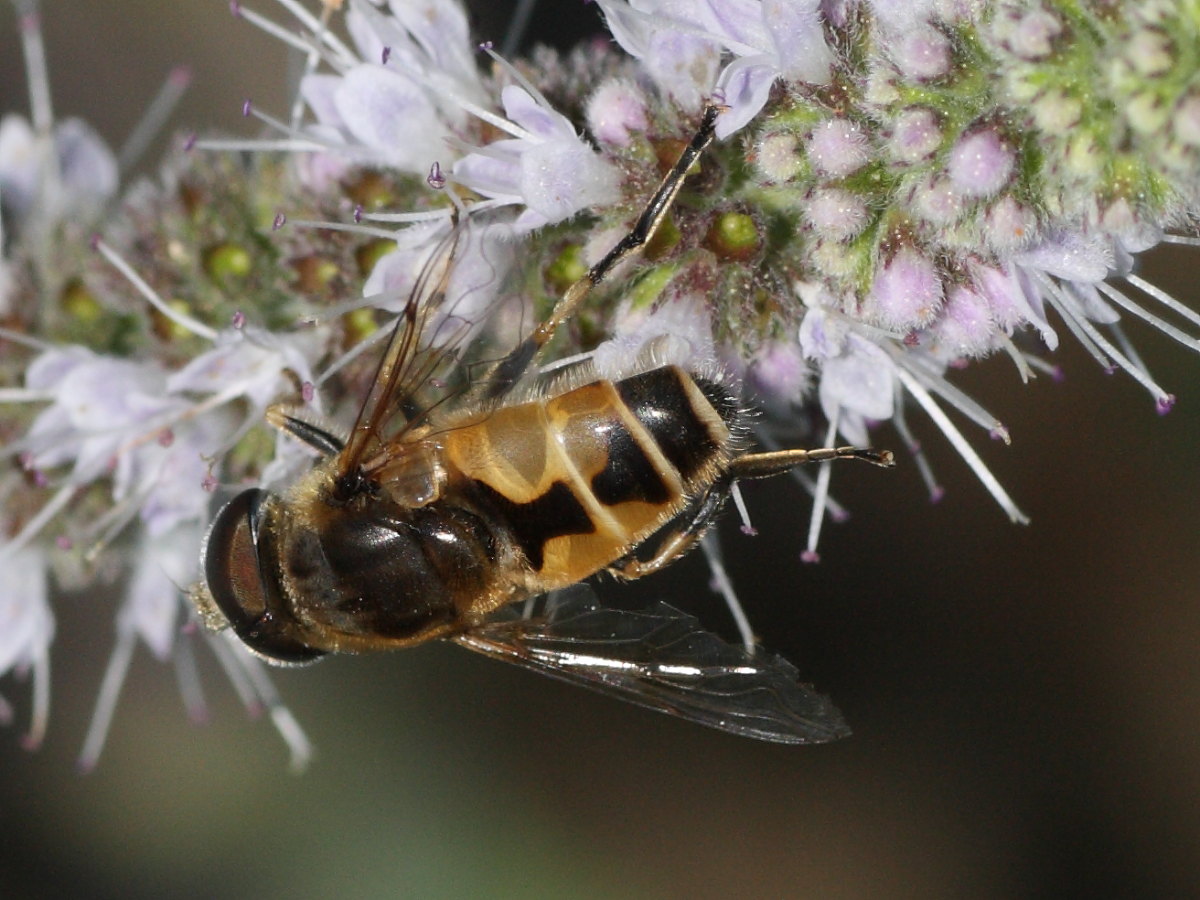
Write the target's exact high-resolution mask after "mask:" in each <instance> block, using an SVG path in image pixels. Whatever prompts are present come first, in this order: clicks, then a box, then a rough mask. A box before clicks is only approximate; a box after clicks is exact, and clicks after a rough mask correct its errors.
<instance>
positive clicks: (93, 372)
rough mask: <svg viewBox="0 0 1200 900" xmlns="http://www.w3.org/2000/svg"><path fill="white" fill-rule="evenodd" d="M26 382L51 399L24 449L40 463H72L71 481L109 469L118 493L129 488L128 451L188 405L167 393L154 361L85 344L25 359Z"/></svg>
mask: <svg viewBox="0 0 1200 900" xmlns="http://www.w3.org/2000/svg"><path fill="white" fill-rule="evenodd" d="M25 386H26V388H27V389H28V390H30V391H31V392H33V393H35V394H45V395H52V396H53V398H54V400H53V402H52V403H51V404H50V405H49V406H47V407H46V408H45V409H43V410H42V412H41V413H39V414H38V416H37V418H36V419H35V420H34V422H33V425H32V426H31V427H30V429H29V433H28V435H27V437H26V438H25V439H24V440H23V441H22V443H21V449H22V451H23V452H25V453H27V454H28V455H29V457H30V458H31V459H32V461H33V464H34V465H35V466H37V467H38V468H39V469H53V468H57V467H59V466H63V465H71V466H72V472H71V480H72V481H73V482H74V483H76V484H84V483H87V482H90V481H94V480H96V479H97V478H99V477H101V476H102V475H105V474H108V473H109V472H110V471H111V472H112V473H113V481H114V487H113V493H114V496H116V497H118V498H120V497H122V496H124V495H125V494H126V493H127V491H128V490H129V488H130V485H131V482H132V476H133V474H134V470H135V463H134V461H133V458H134V457H135V456H136V455H137V454H139V453H141V452H144V451H145V450H146V449H148V448H149V447H150V446H152V444H153V441H154V439H155V437H156V436H157V434H158V432H159V431H160V430H161V429H162V428H165V427H167V426H168V424H169V422H170V421H171V419H172V418H173V417H174V416H175V415H177V414H179V413H180V412H181V411H182V410H183V408H184V407H185V406H186V403H185V402H184V401H183V400H181V399H178V398H172V397H169V396H167V395H166V394H165V393H164V391H163V387H164V374H163V372H162V370H161V369H160V368H159V367H158V366H157V365H156V364H155V363H151V362H135V361H132V360H125V359H114V358H112V357H107V356H100V355H98V354H96V353H94V352H92V351H90V350H87V349H86V348H83V347H64V348H61V349H59V348H55V349H51V350H47V351H46V352H45V353H43V354H41V355H40V356H39V357H38V358H37V359H36V360H34V362H33V363H32V364H31V365H30V366H29V369H28V372H27V374H26V379H25Z"/></svg>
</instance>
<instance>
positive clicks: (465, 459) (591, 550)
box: [442, 366, 737, 593]
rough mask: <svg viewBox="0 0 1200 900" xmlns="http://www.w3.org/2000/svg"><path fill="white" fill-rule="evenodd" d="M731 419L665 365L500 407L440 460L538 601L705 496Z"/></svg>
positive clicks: (453, 434) (711, 394)
mask: <svg viewBox="0 0 1200 900" xmlns="http://www.w3.org/2000/svg"><path fill="white" fill-rule="evenodd" d="M736 417H737V407H736V405H735V404H734V402H733V400H732V398H731V397H730V395H729V393H728V391H726V390H725V388H723V387H721V386H720V385H718V384H714V383H712V382H708V381H703V380H700V379H698V378H696V377H695V376H693V375H691V374H689V373H688V372H686V371H685V370H683V369H680V368H678V367H675V366H665V367H663V368H659V369H653V370H651V371H648V372H643V373H640V374H638V375H634V376H631V377H629V378H624V379H621V380H620V381H596V382H593V383H591V384H587V385H584V386H582V387H578V388H575V389H573V390H570V391H567V392H565V393H563V394H559V395H557V396H554V397H549V398H545V399H541V400H537V401H532V402H529V403H522V404H518V405H513V406H507V407H501V408H499V409H497V410H495V411H494V412H493V413H492V414H491V415H489V416H488V418H487V419H485V420H483V421H481V422H479V423H477V424H474V425H469V426H467V427H463V428H458V429H454V430H452V431H450V432H448V433H447V434H445V435H443V437H442V440H443V446H444V450H445V456H444V462H445V463H446V466H447V469H448V470H449V472H450V479H451V482H452V483H454V484H455V490H456V491H461V492H462V493H461V494H460V496H463V497H465V498H470V502H471V503H472V504H473V505H477V506H478V508H479V511H480V513H481V514H482V516H483V517H484V518H485V519H486V520H487V521H489V523H490V524H491V527H492V528H493V529H494V530H495V531H496V532H497V534H496V536H497V538H498V540H499V541H501V542H504V543H508V544H510V545H512V546H514V547H515V548H517V549H518V550H519V551H520V553H521V555H522V556H523V557H524V559H525V561H526V563H527V567H526V568H525V570H524V575H523V577H525V578H526V583H525V584H524V585H522V588H523V589H524V590H527V591H529V592H530V593H538V592H542V591H547V590H553V589H554V588H558V587H563V586H566V585H568V584H573V583H575V582H577V581H581V580H582V579H584V578H587V577H588V576H589V575H592V574H593V573H595V572H597V571H599V570H601V569H603V568H606V567H607V566H610V565H612V564H613V563H614V562H616V561H617V560H619V559H621V558H622V557H624V556H625V555H626V554H628V553H629V551H630V550H631V549H632V548H634V547H636V546H638V545H639V544H640V543H642V542H643V541H645V540H646V539H647V538H648V537H650V536H651V535H652V534H654V533H655V532H656V531H658V530H659V529H660V528H661V527H662V526H663V525H664V524H665V523H667V522H668V521H670V520H671V519H673V518H675V517H676V516H677V515H679V513H680V512H682V511H683V510H684V508H685V507H687V506H688V505H689V503H690V501H691V500H692V499H693V498H695V497H696V496H698V495H700V494H703V493H705V492H706V491H707V489H708V488H709V487H710V486H711V485H712V483H713V481H714V480H715V479H716V478H717V476H718V475H719V474H720V473H721V471H722V470H723V468H724V466H725V465H726V464H727V463H728V461H729V459H730V458H731V456H732V447H731V441H732V438H731V429H733V428H734V427H735V422H736Z"/></svg>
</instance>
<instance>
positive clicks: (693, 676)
mask: <svg viewBox="0 0 1200 900" xmlns="http://www.w3.org/2000/svg"><path fill="white" fill-rule="evenodd" d="M564 593H566V594H567V595H568V596H566V597H561V595H560V598H561V599H559V600H558V601H557V602H555V601H554V600H552V601H550V606H551V609H550V610H549V612H548V613H547V614H546V615H543V616H538V617H533V618H509V619H503V620H499V621H493V622H488V623H487V624H485V625H482V626H480V627H477V628H474V629H472V630H470V631H468V632H466V633H464V634H460V635H455V636H454V637H453V638H451V640H453V641H454V642H455V643H458V644H460V645H461V646H463V647H466V648H467V649H468V650H474V651H476V652H477V653H483V654H485V655H486V656H490V657H493V658H495V659H500V660H503V661H505V662H510V663H514V664H515V665H518V666H522V667H524V668H526V669H533V670H534V671H537V672H541V673H543V674H545V675H549V676H550V677H551V678H558V679H561V680H563V681H569V682H572V683H574V684H581V685H583V686H585V687H590V688H592V689H594V690H597V691H600V692H601V693H605V694H611V695H613V696H616V697H620V698H621V699H622V700H626V701H628V702H630V703H636V704H638V705H640V706H645V707H648V708H650V709H656V710H659V711H660V712H665V713H669V714H671V715H674V716H679V717H680V718H683V719H687V720H689V721H692V722H697V723H699V724H701V725H707V726H709V727H710V728H718V729H720V730H722V731H728V732H731V733H733V734H738V735H742V736H744V737H752V738H757V739H759V740H764V741H775V742H777V743H782V744H811V743H820V742H823V741H832V740H836V739H837V738H841V737H845V736H846V735H848V734H849V733H850V729H849V728H848V727H847V726H846V723H845V721H844V720H843V719H842V715H841V713H839V712H838V710H837V709H836V708H835V707H834V706H833V704H832V703H831V702H830V701H829V699H828V698H826V697H824V696H822V695H821V694H818V693H816V692H815V691H814V690H812V688H811V687H809V686H808V685H805V684H801V683H800V681H799V673H798V672H797V671H796V669H795V667H793V666H792V665H791V664H790V663H789V662H787V661H786V660H784V659H782V658H780V657H778V656H773V655H771V654H768V653H764V652H761V651H760V652H758V653H754V654H750V653H748V652H747V651H746V650H744V649H742V648H741V647H735V646H732V645H730V644H727V643H726V642H725V641H723V640H721V638H719V637H717V636H716V635H715V634H713V633H711V632H709V631H705V630H704V629H703V628H702V627H701V625H700V623H699V621H697V620H696V619H695V618H694V617H693V616H690V615H688V614H686V613H683V612H680V611H679V610H677V609H674V608H673V607H671V606H668V605H667V604H666V603H656V604H654V605H653V606H651V607H649V608H648V609H645V610H619V609H608V608H605V607H602V606H600V605H599V604H598V603H597V602H596V600H595V596H594V594H592V593H591V592H590V591H588V590H586V589H584V590H577V591H568V592H564Z"/></svg>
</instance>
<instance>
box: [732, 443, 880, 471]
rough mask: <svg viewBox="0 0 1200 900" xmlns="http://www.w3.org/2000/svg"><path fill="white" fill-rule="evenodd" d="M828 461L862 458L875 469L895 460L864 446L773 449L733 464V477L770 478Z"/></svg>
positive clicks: (745, 456) (740, 459)
mask: <svg viewBox="0 0 1200 900" xmlns="http://www.w3.org/2000/svg"><path fill="white" fill-rule="evenodd" d="M827 459H861V460H863V461H864V462H869V463H871V464H872V465H875V466H883V467H884V468H890V467H892V466H894V465H895V464H896V463H895V459H894V458H893V456H892V451H891V450H872V449H870V448H863V447H821V448H819V449H816V450H773V451H771V452H769V453H747V454H745V455H744V456H739V457H737V459H735V460H733V462H731V463H730V464H729V474H730V475H731V476H732V477H733V478H734V479H739V478H769V477H770V476H772V475H778V474H780V473H781V472H786V471H787V470H788V469H793V468H795V467H796V466H799V465H802V464H803V463H810V462H824V461H825V460H827Z"/></svg>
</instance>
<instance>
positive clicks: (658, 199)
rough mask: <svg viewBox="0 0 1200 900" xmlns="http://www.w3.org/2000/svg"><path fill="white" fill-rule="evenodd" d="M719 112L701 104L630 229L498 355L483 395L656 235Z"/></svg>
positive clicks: (514, 376)
mask: <svg viewBox="0 0 1200 900" xmlns="http://www.w3.org/2000/svg"><path fill="white" fill-rule="evenodd" d="M721 111H722V107H720V106H708V107H706V108H705V110H704V116H703V118H702V119H701V121H700V128H699V129H698V130H697V131H696V134H695V135H694V136H693V137H692V139H691V141H690V142H689V143H688V145H687V147H685V148H684V150H683V153H681V154H680V156H679V159H678V160H677V161H676V162H675V165H673V166H672V167H671V171H669V172H668V173H667V174H666V177H664V178H663V180H662V183H661V184H660V185H659V186H658V190H656V191H655V192H654V196H652V197H651V198H650V200H649V202H648V203H647V204H646V207H645V208H644V209H643V210H642V213H641V215H639V216H638V218H637V221H636V222H634V224H633V228H631V229H630V230H629V233H628V234H626V235H625V237H623V238H621V240H620V241H618V242H617V245H616V246H615V247H613V248H612V249H611V250H609V251H608V253H607V254H605V256H604V258H603V259H601V260H600V261H599V262H598V263H596V264H595V265H594V266H592V267H591V268H590V269H589V270H588V273H587V274H586V275H584V276H583V277H582V278H580V279H579V280H578V281H576V282H575V283H574V284H572V285H571V286H570V287H569V288H567V290H566V292H565V293H564V294H563V295H562V297H560V298H559V301H558V303H556V304H555V306H554V309H553V310H551V312H550V315H549V316H548V317H547V318H546V321H544V322H542V323H540V324H539V325H538V326H537V327H536V328H534V329H533V332H532V333H531V334H530V335H529V336H528V337H527V338H525V339H524V340H523V341H522V342H521V343H520V344H518V345H517V347H516V349H515V350H513V351H512V353H510V354H509V355H508V356H506V357H504V359H502V360H500V362H499V363H498V364H497V365H496V367H495V368H494V369H493V370H492V371H491V372H490V373H489V375H488V377H487V379H486V382H487V384H486V388H485V391H484V397H485V398H488V399H494V398H496V397H499V396H501V395H503V394H504V393H505V392H506V391H508V389H509V388H511V387H512V386H513V385H514V384H516V382H517V381H518V380H519V379H520V377H521V376H522V375H523V374H524V372H525V370H526V369H527V368H528V367H529V364H530V363H531V362H533V360H534V359H535V358H536V357H537V354H538V352H539V351H540V350H541V349H542V347H544V346H545V345H546V344H547V343H549V341H550V339H551V338H552V337H554V332H555V331H556V330H557V329H558V326H559V325H561V324H562V323H563V322H565V321H566V320H567V319H569V318H570V317H571V316H572V315H573V314H574V312H575V310H576V309H577V308H578V307H579V304H580V303H582V302H583V300H584V298H586V297H587V296H588V294H590V293H591V291H592V288H594V287H595V286H596V285H598V284H600V282H602V281H603V280H604V279H605V278H606V277H607V276H608V274H609V273H610V272H611V271H612V270H613V268H615V267H616V266H617V264H618V263H620V262H621V261H622V260H624V259H625V258H626V257H628V256H629V255H630V254H632V253H636V252H637V251H639V250H640V249H642V247H644V246H645V245H646V243H647V242H648V241H649V240H650V239H651V238H652V237H654V233H655V232H656V231H657V230H658V226H659V225H660V224H662V220H663V219H664V218H666V215H667V211H668V210H670V208H671V204H672V203H673V202H674V201H675V197H676V195H677V194H678V193H679V190H680V188H682V187H683V182H684V179H686V178H687V175H688V170H689V169H690V168H691V167H692V166H693V165H694V164H695V162H696V160H697V159H699V157H700V154H702V153H703V152H704V150H705V148H706V147H708V145H709V144H710V143H712V139H713V133H714V131H715V129H716V125H717V116H719V115H720V114H721Z"/></svg>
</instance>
